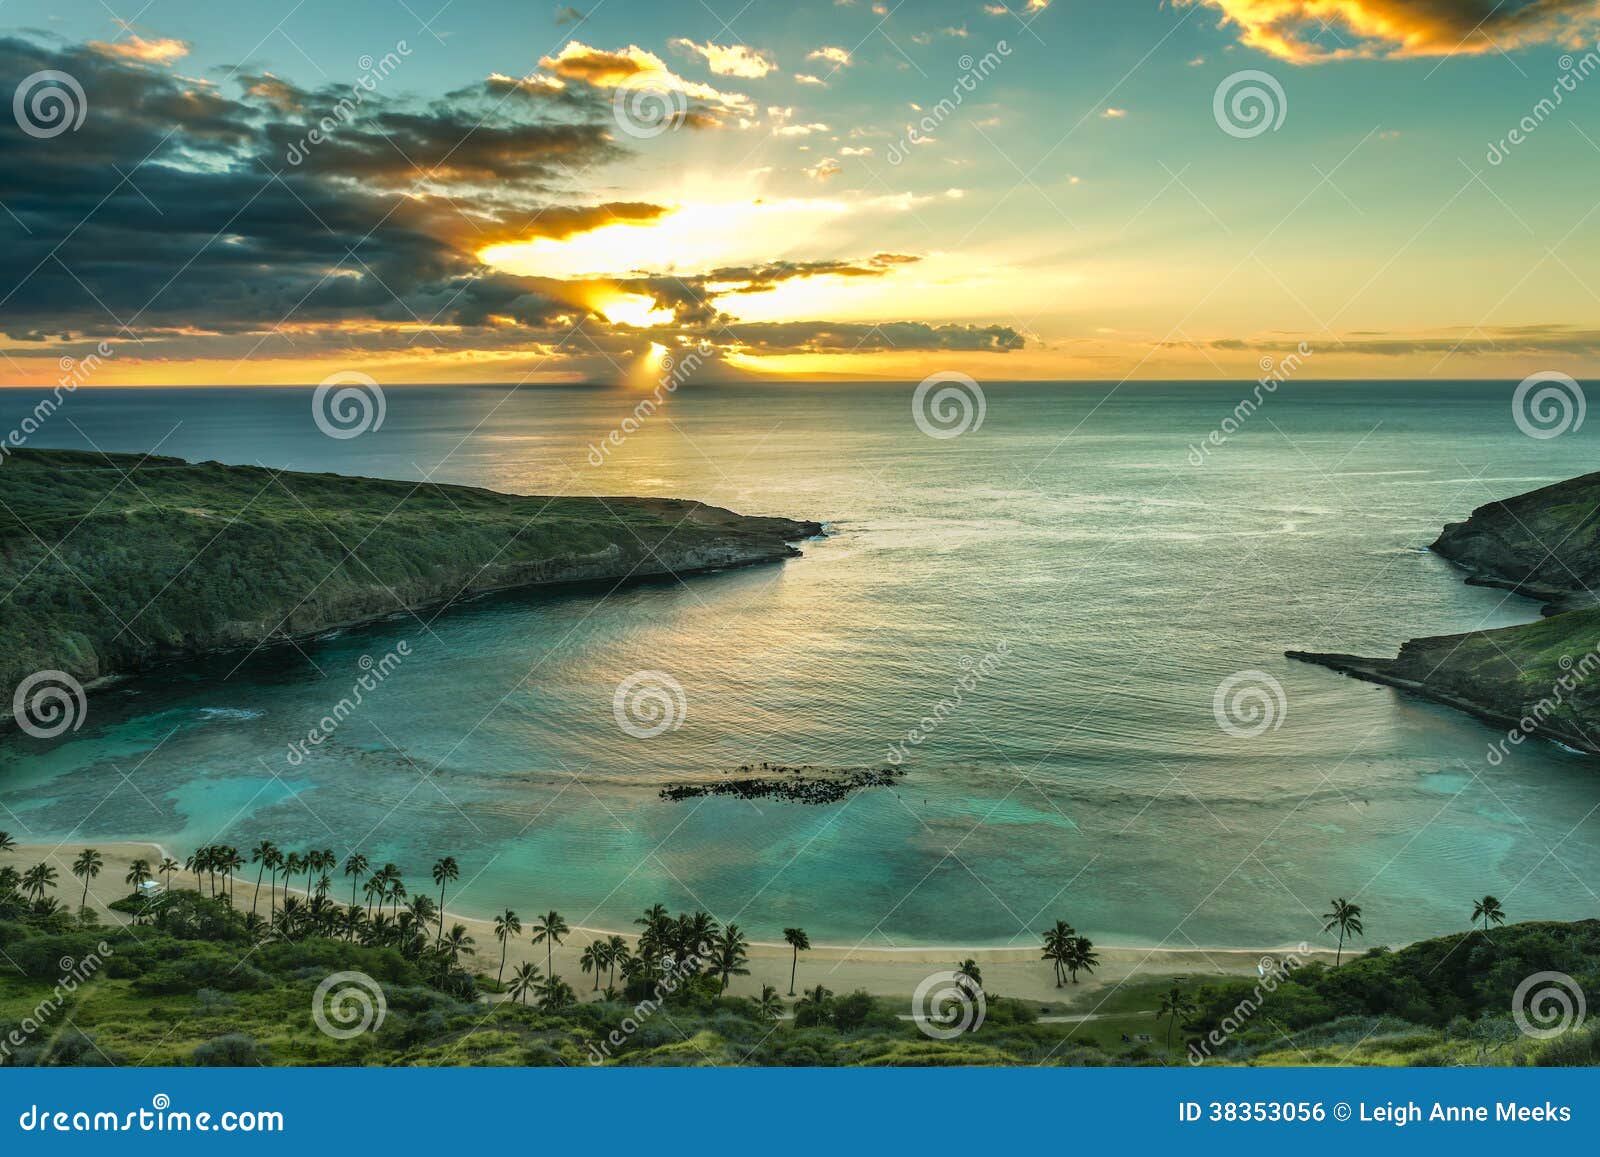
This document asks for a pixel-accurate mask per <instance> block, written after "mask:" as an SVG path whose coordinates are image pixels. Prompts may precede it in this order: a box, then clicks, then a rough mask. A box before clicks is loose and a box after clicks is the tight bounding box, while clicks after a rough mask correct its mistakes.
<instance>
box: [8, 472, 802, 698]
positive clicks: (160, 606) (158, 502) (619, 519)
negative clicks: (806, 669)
mask: <svg viewBox="0 0 1600 1157" xmlns="http://www.w3.org/2000/svg"><path fill="white" fill-rule="evenodd" d="M0 482H3V486H0V590H4V591H8V592H10V594H9V597H8V598H7V600H6V614H5V615H4V616H3V617H0V686H4V687H7V688H10V687H13V686H15V685H16V684H17V683H18V682H19V681H20V680H21V679H23V678H24V677H26V676H27V675H29V674H31V673H33V672H35V671H39V670H64V671H66V672H67V673H69V674H71V675H73V676H74V677H76V678H78V679H80V680H83V681H87V680H90V679H94V678H97V677H100V676H103V675H108V674H114V673H124V672H128V671H131V670H135V669H137V668H138V667H140V666H142V665H144V664H146V663H149V662H151V661H153V660H158V659H162V658H170V657H174V656H180V655H183V654H186V653H193V652H196V651H200V650H206V649H210V648H215V647H227V646H238V645H243V646H254V645H255V644H256V643H258V642H260V641H262V640H263V639H266V638H269V637H272V636H285V635H297V634H304V633H309V632H314V631H318V630H324V629H327V628H328V627H330V626H334V625H339V624H343V623H348V622H355V621H361V620H365V619H371V618H375V617H379V616H383V615H387V614H392V613H394V612H395V611H398V610H402V609H404V608H407V607H417V606H422V605H427V604H431V603H440V602H448V601H450V600H452V599H455V598H458V597H462V596H465V595H470V594H473V593H476V592H478V591H482V590H488V589H495V588H500V587H509V586H518V585H524V584H534V583H547V582H563V581H610V580H619V579H623V578H625V577H641V576H644V575H650V574H661V573H666V572H676V573H683V572H686V571H692V570H695V569H700V568H702V567H711V566H728V565H737V564H741V563H747V562H761V561H769V560H773V559H780V558H784V557H787V556H789V555H792V554H794V553H796V552H795V551H793V550H792V548H790V547H788V546H786V545H785V543H786V541H787V542H792V541H796V540H798V539H801V538H803V537H806V536H808V535H810V534H814V533H816V532H817V530H818V529H819V528H818V527H817V526H816V525H815V524H814V523H799V522H791V521H789V520H787V519H777V518H742V517H740V516H738V515H735V514H731V513H729V512H728V511H723V510H718V509H716V508H714V507H708V506H704V505H702V504H700V503H696V502H685V501H676V500H670V499H636V498H605V499H599V498H530V497H519V496H514V495H506V494H497V493H494V492H492V491H488V490H479V489H475V488H471V487H463V486H439V485H432V484H429V485H420V486H419V485H417V484H415V483H411V482H394V481H384V480H380V479H372V478H346V477H341V476H339V475H333V474H300V473H292V472H284V471H271V470H265V469H260V468H257V467H248V466H224V465H221V464H219V463H215V462H207V463H199V464H193V463H188V462H184V461H181V460H179V459H175V458H140V457H136V456H133V455H110V456H107V455H101V454H91V453H77V452H72V451H58V450H19V451H16V452H15V453H14V454H12V455H11V456H9V457H8V458H7V459H6V461H5V463H4V465H3V466H0Z"/></svg>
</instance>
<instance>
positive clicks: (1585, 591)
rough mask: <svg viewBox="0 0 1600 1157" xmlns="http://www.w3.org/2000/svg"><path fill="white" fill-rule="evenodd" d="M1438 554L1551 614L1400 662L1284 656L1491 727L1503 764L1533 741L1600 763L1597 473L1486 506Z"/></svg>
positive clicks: (1447, 533) (1421, 644) (1421, 642)
mask: <svg viewBox="0 0 1600 1157" xmlns="http://www.w3.org/2000/svg"><path fill="white" fill-rule="evenodd" d="M1432 549H1433V550H1435V551H1437V552H1438V553H1439V554H1440V555H1442V556H1443V557H1445V558H1448V559H1450V560H1451V561H1452V562H1454V563H1456V564H1457V565H1459V566H1461V567H1462V568H1463V569H1465V570H1466V571H1467V574H1468V578H1467V581H1468V582H1469V583H1475V584H1481V585H1485V586H1495V587H1504V588H1506V589H1509V590H1513V591H1515V592H1517V593H1518V594H1520V595H1524V596H1527V597H1529V598H1535V599H1538V600H1540V601H1541V602H1543V603H1545V604H1546V606H1545V611H1546V614H1547V616H1548V617H1547V618H1544V619H1542V620H1541V621H1539V622H1536V623H1528V624H1526V625H1523V626H1517V627H1505V628H1501V629H1499V630H1494V631H1474V632H1471V633H1468V634H1462V635H1441V636H1437V637H1433V638H1423V639H1412V640H1411V641H1410V642H1408V643H1406V644H1405V645H1404V646H1402V647H1401V648H1400V653H1399V654H1398V655H1397V656H1396V657H1395V658H1393V659H1382V658H1367V657H1364V656H1360V655H1343V654H1317V653H1312V652H1306V651H1290V652H1288V655H1289V657H1290V658H1291V659H1301V660H1304V661H1305V662H1309V663H1318V664H1320V665H1322V666H1324V667H1328V668H1331V669H1332V670H1335V671H1338V672H1341V673H1342V674H1345V675H1350V676H1352V677H1354V678H1357V679H1366V680H1369V681H1371V682H1375V683H1383V684H1386V685H1388V686H1391V687H1397V688H1399V689H1401V690H1403V691H1407V692H1410V693H1413V694H1416V695H1419V696H1422V697H1423V698H1427V699H1431V700H1434V701H1436V702H1439V703H1445V704H1448V705H1449V706H1452V707H1456V708H1458V709H1460V710H1463V711H1468V712H1471V713H1472V714H1474V715H1477V716H1479V717H1480V718H1483V719H1486V720H1488V721H1490V722H1492V723H1494V724H1496V725H1497V726H1499V727H1502V728H1504V729H1505V731H1506V736H1504V737H1502V738H1500V739H1496V740H1493V741H1492V743H1491V748H1494V747H1496V746H1498V748H1499V754H1500V755H1501V756H1503V755H1504V753H1505V750H1506V746H1507V745H1520V744H1521V743H1524V742H1527V741H1528V740H1529V739H1532V738H1534V737H1536V736H1537V737H1540V738H1544V739H1552V740H1556V741H1558V742H1561V743H1564V744H1566V745H1567V746H1568V747H1571V748H1574V749H1576V750H1579V751H1585V752H1589V753H1591V754H1597V755H1600V605H1597V604H1600V600H1597V599H1596V597H1595V595H1594V593H1593V592H1594V591H1595V590H1597V589H1600V474H1586V475H1584V476H1583V477H1581V478H1574V479H1571V480H1569V481H1566V482H1559V483H1556V484H1555V485H1554V486H1546V487H1543V488H1542V489H1539V490H1534V491H1530V492H1529V493H1527V494H1520V495H1517V496H1516V497H1514V498H1507V499H1505V500H1503V501H1500V502H1492V503H1489V504H1488V505H1487V506H1483V507H1480V508H1479V509H1477V510H1475V511H1473V512H1472V515H1471V516H1470V517H1469V518H1468V519H1467V520H1466V521H1465V522H1459V523H1451V524H1450V525H1448V526H1446V527H1445V529H1444V532H1443V533H1442V534H1441V535H1440V536H1439V538H1438V540H1437V541H1436V542H1435V543H1434V544H1433V547H1432ZM1491 758H1495V757H1494V756H1493V755H1491ZM1496 761H1498V760H1497V759H1496Z"/></svg>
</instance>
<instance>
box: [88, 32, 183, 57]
mask: <svg viewBox="0 0 1600 1157" xmlns="http://www.w3.org/2000/svg"><path fill="white" fill-rule="evenodd" d="M89 47H90V48H92V49H94V50H95V51H96V52H98V53H100V54H101V55H102V56H114V57H116V58H117V59H119V60H137V61H139V62H140V63H142V64H171V63H172V62H173V61H174V60H182V59H183V58H184V57H185V56H188V55H189V43H188V41H185V40H177V39H174V38H173V37H170V36H158V37H156V38H155V39H154V40H146V39H145V38H144V37H142V36H134V35H129V37H128V38H127V39H126V40H112V41H106V40H91V41H89Z"/></svg>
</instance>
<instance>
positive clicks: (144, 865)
mask: <svg viewBox="0 0 1600 1157" xmlns="http://www.w3.org/2000/svg"><path fill="white" fill-rule="evenodd" d="M149 881H150V861H149V860H135V861H133V863H131V864H129V865H128V874H127V875H126V876H124V877H122V882H123V883H124V884H128V885H130V886H131V887H132V888H133V890H134V891H135V892H137V891H138V890H139V889H140V888H141V887H142V886H143V885H145V884H147V883H149Z"/></svg>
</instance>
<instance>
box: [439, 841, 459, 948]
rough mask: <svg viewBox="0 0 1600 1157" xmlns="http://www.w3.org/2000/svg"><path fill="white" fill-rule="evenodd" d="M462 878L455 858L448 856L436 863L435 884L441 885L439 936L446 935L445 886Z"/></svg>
mask: <svg viewBox="0 0 1600 1157" xmlns="http://www.w3.org/2000/svg"><path fill="white" fill-rule="evenodd" d="M460 878H461V869H460V867H458V866H457V864H456V858H455V857H454V856H446V857H444V859H442V860H436V861H434V865H433V882H434V883H435V884H438V885H439V935H440V936H441V937H442V936H443V935H444V886H445V885H446V884H448V883H450V882H451V881H452V880H459V879H460Z"/></svg>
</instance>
